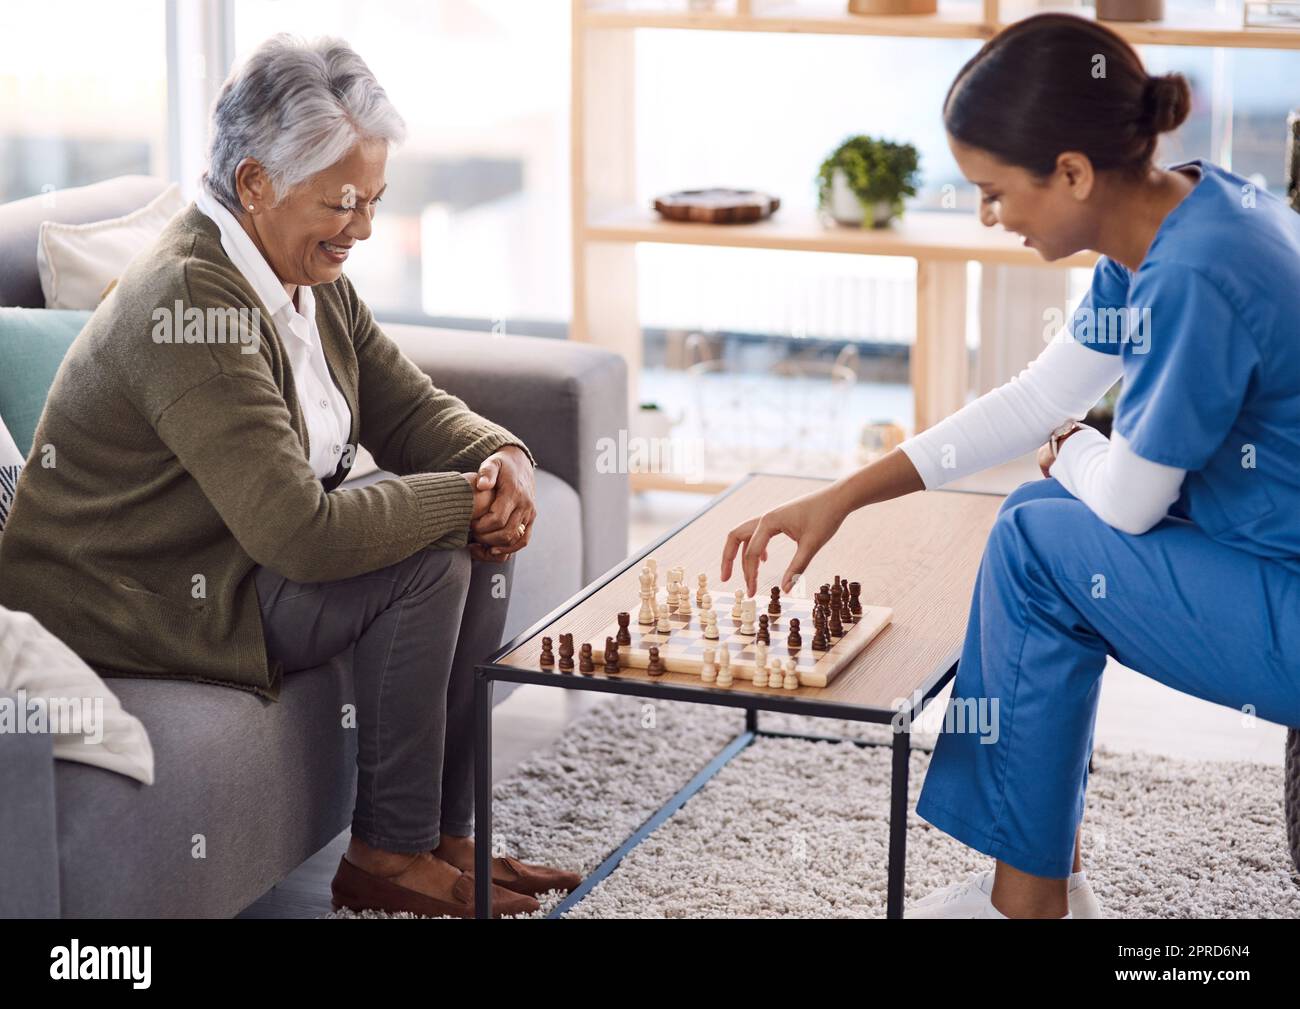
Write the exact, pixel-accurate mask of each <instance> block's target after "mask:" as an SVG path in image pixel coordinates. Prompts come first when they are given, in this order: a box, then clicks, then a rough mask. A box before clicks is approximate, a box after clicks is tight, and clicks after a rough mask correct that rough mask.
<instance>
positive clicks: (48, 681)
mask: <svg viewBox="0 0 1300 1009" xmlns="http://www.w3.org/2000/svg"><path fill="white" fill-rule="evenodd" d="M0 691H2V692H4V693H6V694H12V695H15V697H16V698H17V701H16V702H15V701H14V699H13V698H10V697H3V698H0V733H8V732H18V731H47V732H54V730H56V729H62V730H69V729H71V730H74V731H59V732H55V733H54V756H55V759H56V760H77V761H80V762H81V763H83V764H93V765H94V766H96V767H102V768H104V769H105V770H107V771H116V772H117V773H118V774H125V775H126V776H127V777H128V778H135V779H136V780H137V781H142V782H144V783H145V784H146V785H152V784H153V746H152V745H150V743H149V734H148V733H147V732H145V729H144V726H143V725H142V724H141V723H140V720H139V719H138V718H136V717H134V716H133V715H128V714H127V713H126V712H125V711H123V710H122V705H121V704H120V703H119V702H118V699H117V695H116V694H114V693H113V692H112V691H111V690H109V689H108V687H106V686H105V685H104V681H103V680H102V679H100V678H99V675H98V674H97V673H96V672H95V671H94V670H93V669H91V668H90V667H89V666H88V665H86V664H85V663H84V662H82V661H81V659H79V658H78V657H77V655H76V653H75V652H73V650H72V649H71V648H69V647H68V646H67V645H65V644H64V643H63V642H62V641H60V640H59V639H58V638H56V637H55V636H54V635H53V634H51V633H50V632H49V631H47V630H46V629H45V628H44V627H42V626H41V624H40V622H39V621H38V620H37V619H36V618H35V617H33V616H32V615H31V614H30V613H18V612H15V611H14V610H7V609H5V608H4V607H3V606H0ZM42 712H44V714H42Z"/></svg>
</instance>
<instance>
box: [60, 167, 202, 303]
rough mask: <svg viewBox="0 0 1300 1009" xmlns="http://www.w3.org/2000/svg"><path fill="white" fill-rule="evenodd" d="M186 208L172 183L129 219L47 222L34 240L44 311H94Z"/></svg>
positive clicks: (177, 189) (179, 193)
mask: <svg viewBox="0 0 1300 1009" xmlns="http://www.w3.org/2000/svg"><path fill="white" fill-rule="evenodd" d="M184 206H185V201H184V200H183V199H181V187H180V186H179V185H178V184H176V183H173V184H172V185H171V186H169V187H168V188H167V189H166V190H164V191H163V192H161V193H159V194H158V195H157V196H156V197H154V198H153V199H152V200H150V201H149V202H148V203H146V204H145V205H144V206H143V207H141V208H140V209H139V210H135V211H132V212H131V213H129V214H127V215H126V216H125V217H114V218H112V219H110V220H107V221H94V222H92V223H90V224H59V223H57V222H55V221H45V222H43V223H42V224H41V232H40V237H39V238H38V239H37V240H36V265H37V268H38V269H39V271H40V274H41V290H42V291H43V292H45V307H46V308H73V309H89V310H90V311H94V309H95V308H96V307H97V306H98V305H99V299H100V296H101V295H102V294H103V293H104V289H105V288H107V287H108V285H109V284H110V283H112V282H113V281H114V280H116V279H117V278H118V277H120V276H121V275H122V271H123V270H125V269H126V265H127V263H129V262H130V261H131V259H132V258H133V257H134V256H135V255H136V253H138V252H140V251H141V250H142V249H147V248H148V247H149V246H150V245H152V244H153V242H154V240H155V239H156V238H157V237H158V235H159V234H161V233H162V229H163V228H164V227H165V226H166V224H167V222H168V221H170V220H171V219H172V218H173V217H175V216H176V214H177V212H178V211H180V210H181V209H182V208H183V207H184Z"/></svg>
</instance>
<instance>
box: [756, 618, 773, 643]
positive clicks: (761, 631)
mask: <svg viewBox="0 0 1300 1009" xmlns="http://www.w3.org/2000/svg"><path fill="white" fill-rule="evenodd" d="M754 641H755V642H756V643H759V642H761V643H762V644H765V645H770V644H771V643H772V635H771V634H770V633H769V632H768V629H767V614H766V613H760V614H759V615H758V635H757V636H756V637H755V638H754Z"/></svg>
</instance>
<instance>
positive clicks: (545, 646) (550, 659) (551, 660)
mask: <svg viewBox="0 0 1300 1009" xmlns="http://www.w3.org/2000/svg"><path fill="white" fill-rule="evenodd" d="M539 661H540V662H541V666H542V668H543V669H550V668H551V667H552V666H554V665H555V653H554V652H553V651H551V639H550V638H542V657H541V659H540V660H539Z"/></svg>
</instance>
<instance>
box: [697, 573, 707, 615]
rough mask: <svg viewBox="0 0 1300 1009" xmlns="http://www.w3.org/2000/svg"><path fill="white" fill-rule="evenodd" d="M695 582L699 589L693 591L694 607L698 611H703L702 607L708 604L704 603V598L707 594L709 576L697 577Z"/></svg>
mask: <svg viewBox="0 0 1300 1009" xmlns="http://www.w3.org/2000/svg"><path fill="white" fill-rule="evenodd" d="M696 581H697V582H698V583H699V586H700V587H699V588H698V589H696V590H695V605H696V606H698V607H699V608H700V609H704V607H705V606H707V605H708V603H706V602H705V601H704V597H705V596H707V595H708V594H709V576H708V575H705V574H702V575H699V576H698V577H697V578H696Z"/></svg>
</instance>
